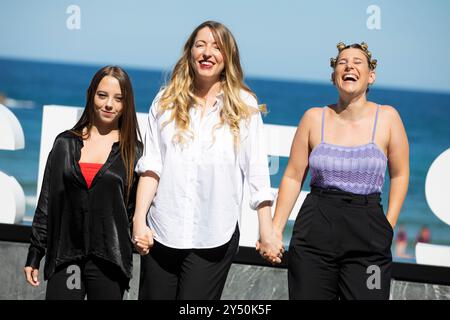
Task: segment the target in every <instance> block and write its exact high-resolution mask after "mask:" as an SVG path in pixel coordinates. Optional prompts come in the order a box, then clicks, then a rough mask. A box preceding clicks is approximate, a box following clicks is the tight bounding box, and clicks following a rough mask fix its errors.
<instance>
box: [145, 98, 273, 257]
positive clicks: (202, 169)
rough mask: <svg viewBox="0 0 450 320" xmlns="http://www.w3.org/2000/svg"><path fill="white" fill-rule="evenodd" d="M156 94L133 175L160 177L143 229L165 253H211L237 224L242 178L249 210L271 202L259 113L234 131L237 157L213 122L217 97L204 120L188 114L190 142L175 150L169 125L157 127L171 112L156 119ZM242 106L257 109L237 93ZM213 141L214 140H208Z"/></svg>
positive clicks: (197, 112) (227, 135) (229, 138)
mask: <svg viewBox="0 0 450 320" xmlns="http://www.w3.org/2000/svg"><path fill="white" fill-rule="evenodd" d="M161 96H162V92H160V93H158V95H157V96H156V97H155V99H154V100H153V103H152V106H151V107H150V111H149V116H148V123H147V128H146V134H145V140H144V153H143V156H142V157H141V158H140V159H139V161H138V163H137V165H136V172H137V173H143V172H145V171H153V172H154V173H155V174H157V175H158V176H159V177H160V180H159V185H158V188H157V191H156V195H155V197H154V199H153V202H152V204H151V206H150V209H149V212H148V215H147V222H148V225H149V226H150V228H152V229H153V230H154V238H155V240H156V241H158V242H160V243H162V244H163V245H165V246H168V247H172V248H178V249H190V248H213V247H217V246H220V245H223V244H225V243H226V242H228V241H229V240H230V239H231V236H232V234H233V232H234V231H235V229H236V224H237V223H238V222H239V221H240V215H241V208H242V198H243V186H244V178H246V180H247V181H248V185H249V190H250V207H251V208H252V209H256V208H257V207H258V205H259V204H260V203H261V202H263V201H273V199H274V195H273V193H272V191H271V188H270V177H269V168H268V158H267V153H266V147H265V142H264V134H263V122H262V118H261V114H260V113H259V112H255V113H254V114H253V115H252V116H251V118H250V119H249V120H247V121H246V120H242V121H241V124H240V143H239V146H238V149H237V151H236V149H235V147H234V141H233V135H232V134H231V132H230V129H229V127H228V125H226V124H224V125H223V126H222V127H219V128H214V126H215V125H216V124H217V123H219V121H220V110H221V109H222V106H223V93H220V94H219V95H218V96H217V98H216V103H215V104H214V106H213V107H211V108H208V109H207V110H206V111H205V113H204V115H203V117H202V116H201V112H202V110H201V108H200V107H196V106H193V107H192V108H190V110H189V115H190V121H191V122H190V128H191V131H192V133H193V139H189V138H187V143H186V144H184V145H180V144H175V143H174V142H173V137H174V134H175V132H176V128H175V123H174V121H172V122H170V123H168V124H166V125H165V126H164V127H163V126H162V125H163V124H164V123H165V122H166V121H167V120H168V119H169V118H170V115H171V112H172V111H171V110H168V111H165V112H164V113H163V114H158V106H159V99H160V97H161ZM241 97H242V99H243V101H244V102H245V103H246V104H247V105H249V106H250V107H253V108H255V109H258V104H257V101H256V99H255V98H254V97H253V96H252V95H251V94H249V93H247V92H245V91H243V90H242V91H241ZM213 134H214V136H215V139H214V138H213Z"/></svg>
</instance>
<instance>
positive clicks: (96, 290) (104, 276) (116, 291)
mask: <svg viewBox="0 0 450 320" xmlns="http://www.w3.org/2000/svg"><path fill="white" fill-rule="evenodd" d="M128 281H129V279H128V278H126V277H125V275H124V274H123V273H122V272H121V270H120V269H119V267H117V266H116V265H114V264H113V263H111V262H109V261H106V260H102V259H100V258H97V257H89V258H86V259H83V260H79V261H74V262H71V263H65V264H63V265H61V266H59V267H58V268H57V269H56V272H55V273H54V274H53V275H52V277H51V278H50V279H49V280H48V282H47V291H46V297H45V298H46V299H47V300H84V299H85V297H86V296H87V299H88V300H122V298H123V294H124V292H125V289H126V288H127V287H128Z"/></svg>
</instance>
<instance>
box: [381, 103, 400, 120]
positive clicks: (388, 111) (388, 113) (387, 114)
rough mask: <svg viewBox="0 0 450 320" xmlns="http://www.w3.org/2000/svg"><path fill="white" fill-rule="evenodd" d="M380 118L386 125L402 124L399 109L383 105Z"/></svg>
mask: <svg viewBox="0 0 450 320" xmlns="http://www.w3.org/2000/svg"><path fill="white" fill-rule="evenodd" d="M380 116H381V117H382V118H383V120H384V121H385V122H386V123H389V124H392V125H396V124H400V123H401V122H402V120H401V118H400V114H399V113H398V111H397V109H395V108H394V107H393V106H390V105H387V104H385V105H381V108H380Z"/></svg>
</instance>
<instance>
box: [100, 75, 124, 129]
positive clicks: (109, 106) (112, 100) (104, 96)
mask: <svg viewBox="0 0 450 320" xmlns="http://www.w3.org/2000/svg"><path fill="white" fill-rule="evenodd" d="M122 99H123V96H122V90H121V89H120V84H119V80H117V79H116V78H114V77H111V76H105V77H103V79H102V80H101V81H100V83H99V84H98V87H97V91H96V92H95V97H94V109H95V119H96V121H98V122H99V123H101V124H102V125H111V126H116V125H117V124H118V122H119V118H120V116H121V115H122V109H123V103H122Z"/></svg>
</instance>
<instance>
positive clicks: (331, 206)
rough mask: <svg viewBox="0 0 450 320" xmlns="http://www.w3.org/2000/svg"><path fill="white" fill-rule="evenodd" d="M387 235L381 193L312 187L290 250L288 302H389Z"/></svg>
mask: <svg viewBox="0 0 450 320" xmlns="http://www.w3.org/2000/svg"><path fill="white" fill-rule="evenodd" d="M392 236H393V230H392V227H391V225H390V223H389V222H388V220H387V219H386V216H385V215H384V213H383V208H382V205H381V198H380V194H378V193H377V194H370V195H357V194H352V193H349V192H344V191H340V190H326V189H322V188H316V187H313V188H312V191H311V193H310V194H308V196H307V197H306V199H305V201H304V203H303V205H302V207H301V209H300V212H299V214H298V216H297V219H296V221H295V224H294V230H293V235H292V238H291V243H290V246H289V262H288V266H289V267H288V285H289V298H290V299H320V300H328V299H389V293H390V280H391V264H392V255H391V243H392Z"/></svg>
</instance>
